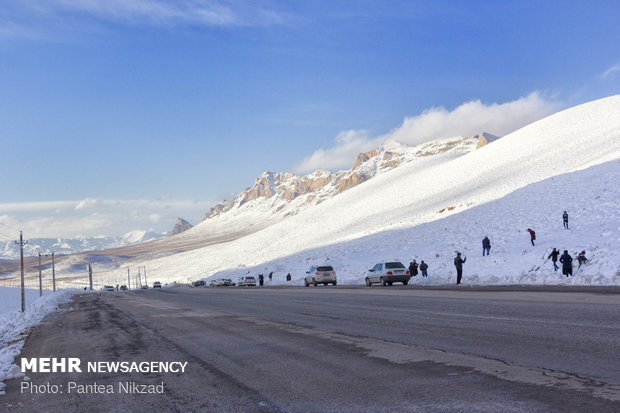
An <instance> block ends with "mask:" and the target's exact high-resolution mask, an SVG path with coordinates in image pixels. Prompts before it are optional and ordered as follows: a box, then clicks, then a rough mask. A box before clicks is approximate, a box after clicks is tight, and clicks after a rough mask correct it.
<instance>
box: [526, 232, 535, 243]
mask: <svg viewBox="0 0 620 413" xmlns="http://www.w3.org/2000/svg"><path fill="white" fill-rule="evenodd" d="M527 232H529V233H530V241H532V245H534V240H535V239H536V233H535V232H534V230H533V229H532V228H528V229H527Z"/></svg>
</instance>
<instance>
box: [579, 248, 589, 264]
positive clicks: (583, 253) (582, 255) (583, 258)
mask: <svg viewBox="0 0 620 413" xmlns="http://www.w3.org/2000/svg"><path fill="white" fill-rule="evenodd" d="M586 261H588V259H587V258H586V251H585V250H583V251H581V252H580V253H579V255H578V256H577V262H578V263H579V267H577V269H579V268H581V264H585V263H586Z"/></svg>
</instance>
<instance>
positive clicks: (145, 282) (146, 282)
mask: <svg viewBox="0 0 620 413" xmlns="http://www.w3.org/2000/svg"><path fill="white" fill-rule="evenodd" d="M143 268H144V284H146V285H149V282H148V281H147V280H146V267H143Z"/></svg>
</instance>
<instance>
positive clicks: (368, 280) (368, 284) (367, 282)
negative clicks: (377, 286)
mask: <svg viewBox="0 0 620 413" xmlns="http://www.w3.org/2000/svg"><path fill="white" fill-rule="evenodd" d="M371 285H372V283H371V282H370V279H369V278H366V287H370V286H371Z"/></svg>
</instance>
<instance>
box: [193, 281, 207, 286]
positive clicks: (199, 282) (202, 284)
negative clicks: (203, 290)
mask: <svg viewBox="0 0 620 413" xmlns="http://www.w3.org/2000/svg"><path fill="white" fill-rule="evenodd" d="M205 284H206V283H205V280H198V281H194V282H193V283H192V286H194V287H202V286H204V285H205Z"/></svg>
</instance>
